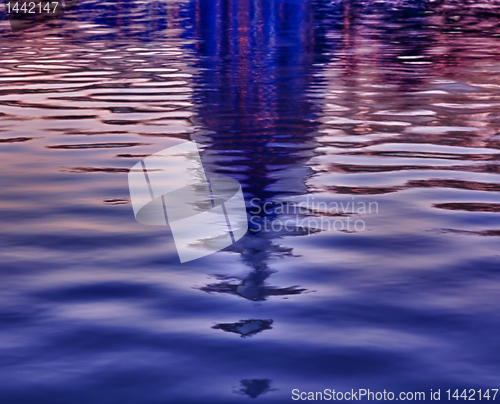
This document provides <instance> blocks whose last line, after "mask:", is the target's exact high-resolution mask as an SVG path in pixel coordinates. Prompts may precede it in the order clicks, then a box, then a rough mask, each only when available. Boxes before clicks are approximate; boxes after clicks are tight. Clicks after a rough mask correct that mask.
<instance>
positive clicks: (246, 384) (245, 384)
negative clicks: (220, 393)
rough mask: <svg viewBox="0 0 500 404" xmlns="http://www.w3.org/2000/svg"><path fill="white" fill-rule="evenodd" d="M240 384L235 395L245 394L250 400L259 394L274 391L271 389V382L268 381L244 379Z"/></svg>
mask: <svg viewBox="0 0 500 404" xmlns="http://www.w3.org/2000/svg"><path fill="white" fill-rule="evenodd" d="M240 383H241V386H240V388H239V390H238V391H237V393H240V394H246V395H247V396H250V397H252V398H257V397H258V396H260V395H261V394H264V393H267V392H269V391H273V390H274V389H271V380H269V379H252V380H246V379H244V380H242V381H241V382H240Z"/></svg>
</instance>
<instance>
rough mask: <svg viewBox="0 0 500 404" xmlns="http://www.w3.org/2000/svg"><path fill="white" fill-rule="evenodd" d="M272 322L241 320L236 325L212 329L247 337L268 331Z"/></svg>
mask: <svg viewBox="0 0 500 404" xmlns="http://www.w3.org/2000/svg"><path fill="white" fill-rule="evenodd" d="M272 323H273V320H242V321H239V322H237V323H228V324H217V325H215V326H213V327H212V328H214V329H216V330H223V331H227V332H234V333H235V334H240V335H241V336H242V337H248V336H252V335H255V334H258V333H259V332H261V331H264V330H270V329H271V328H272V327H271V325H272Z"/></svg>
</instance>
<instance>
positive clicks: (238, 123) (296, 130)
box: [186, 0, 336, 301]
mask: <svg viewBox="0 0 500 404" xmlns="http://www.w3.org/2000/svg"><path fill="white" fill-rule="evenodd" d="M319 3H323V2H319ZM331 7H333V8H335V7H336V6H331ZM189 15H190V19H191V23H192V27H193V28H192V32H188V33H187V34H186V35H189V36H193V37H194V38H195V39H196V40H197V41H196V43H195V44H194V45H193V51H194V52H195V54H196V55H197V59H198V65H197V66H196V68H198V69H199V72H200V74H199V76H198V78H197V80H195V83H196V84H197V89H196V90H195V93H194V99H195V102H196V104H197V112H198V114H197V119H198V120H199V124H200V126H201V127H203V129H204V131H203V133H200V134H194V135H193V138H194V140H196V141H197V142H198V143H199V144H200V143H201V144H202V145H204V146H205V149H204V150H203V151H202V160H203V164H204V166H205V168H206V170H207V172H211V173H213V175H225V176H232V177H233V178H235V179H237V180H238V181H239V182H240V183H241V184H242V186H243V191H244V193H245V198H246V200H247V201H248V200H250V199H252V198H258V200H259V201H260V203H261V204H264V203H265V202H267V201H272V200H275V199H277V198H282V197H286V196H290V195H301V194H305V193H307V192H308V190H307V186H306V185H305V183H306V180H307V178H308V177H309V176H310V175H311V174H313V171H312V170H311V169H310V168H308V166H307V164H306V163H307V161H308V160H309V159H310V158H311V156H312V155H313V150H314V148H315V147H316V143H315V139H314V137H315V135H314V131H315V128H316V124H315V123H314V122H313V120H312V119H310V118H311V117H313V116H314V111H313V109H312V104H311V103H310V102H309V101H308V99H307V93H308V91H309V90H310V88H311V85H312V70H313V68H314V64H315V63H318V62H321V61H322V60H321V59H320V58H321V57H322V56H321V55H322V53H323V52H322V51H323V49H322V48H321V47H324V46H325V44H326V42H327V41H326V39H325V38H324V37H323V33H322V32H320V31H317V28H316V27H317V26H319V24H316V21H315V18H320V17H319V14H318V13H317V12H316V11H314V10H313V7H312V5H311V4H310V3H308V2H306V3H304V2H288V1H284V0H278V1H271V0H262V1H258V2H252V1H249V0H238V1H236V0H221V1H218V2H212V1H208V0H193V1H192V2H191V4H190V7H189ZM271 216H272V215H271ZM262 219H263V220H266V219H269V217H263V218H262ZM296 234H300V232H296ZM302 234H303V233H302ZM282 235H283V234H277V233H272V232H267V233H266V232H249V233H248V234H247V235H246V236H245V237H243V239H241V240H240V241H239V242H238V243H235V244H234V245H233V246H231V247H230V248H228V250H230V251H234V252H238V253H239V254H241V256H242V258H243V260H244V262H245V263H246V264H247V265H248V266H249V267H250V268H252V270H251V272H250V273H249V274H248V275H247V276H246V277H245V278H244V279H239V280H235V279H234V278H231V279H229V280H228V279H221V280H220V282H219V283H215V284H211V285H207V286H206V287H204V288H202V290H204V291H207V292H221V293H232V294H235V295H239V296H242V297H244V298H246V299H249V300H254V301H258V300H265V299H266V298H267V297H268V296H276V295H291V294H298V293H301V292H302V291H303V290H304V289H299V288H296V287H283V288H279V287H271V286H267V285H266V283H265V282H266V279H267V278H268V277H269V276H270V275H271V274H272V272H273V271H272V270H270V269H269V268H268V266H267V261H268V260H269V258H270V257H271V256H273V255H281V256H283V255H291V252H290V249H286V248H283V247H281V246H279V245H277V244H275V243H274V242H273V240H275V239H277V238H279V237H281V236H282Z"/></svg>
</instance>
